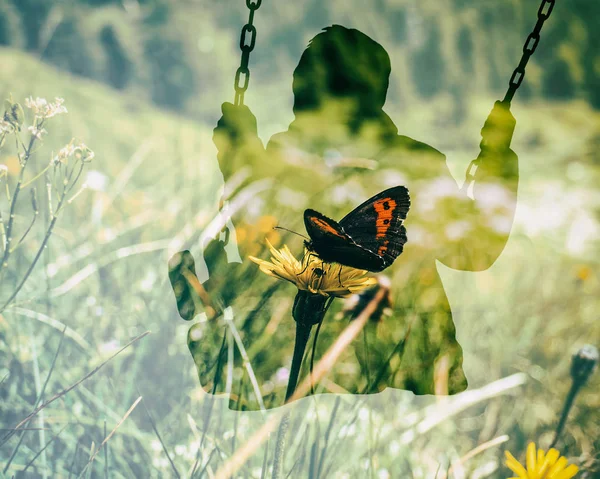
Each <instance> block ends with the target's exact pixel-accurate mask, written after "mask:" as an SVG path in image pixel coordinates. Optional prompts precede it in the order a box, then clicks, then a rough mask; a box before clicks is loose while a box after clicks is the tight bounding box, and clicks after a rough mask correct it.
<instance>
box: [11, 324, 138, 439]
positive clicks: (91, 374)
mask: <svg viewBox="0 0 600 479" xmlns="http://www.w3.org/2000/svg"><path fill="white" fill-rule="evenodd" d="M148 334H150V331H146V332H145V333H142V334H140V335H139V336H136V337H135V338H133V339H132V340H131V341H129V342H128V343H127V344H126V345H125V346H123V347H122V348H121V349H119V350H118V351H117V352H116V353H114V354H113V355H112V356H110V357H109V358H108V359H106V360H105V361H103V362H102V363H100V364H99V365H98V366H96V367H95V368H94V369H93V370H92V371H90V372H89V373H87V374H86V375H85V376H84V377H82V378H81V379H79V380H78V381H76V382H75V383H73V384H71V385H70V386H69V387H68V388H66V389H63V390H62V391H61V392H59V393H57V394H55V395H54V396H53V397H52V398H50V399H48V401H45V402H44V403H42V404H41V405H39V406H38V407H36V408H34V410H33V411H32V412H31V413H30V414H29V415H28V416H27V417H26V418H25V419H23V420H22V421H21V422H20V423H19V424H17V425H16V426H15V427H14V428H13V429H12V430H11V432H9V433H8V434H7V435H6V436H4V437H3V438H2V440H0V446H2V445H4V444H5V443H6V441H8V440H9V439H10V438H11V437H12V436H13V435H14V434H15V433H16V431H18V430H19V429H20V428H22V427H23V426H25V424H27V423H28V422H29V420H30V419H31V418H32V417H34V416H35V415H37V413H39V412H40V411H41V410H42V409H44V408H45V407H47V406H49V405H50V404H52V403H53V402H54V401H56V400H57V399H59V398H61V397H63V396H64V395H65V394H67V393H69V392H70V391H72V390H73V389H75V388H76V387H77V386H79V385H80V384H81V383H82V382H84V381H85V380H86V379H89V378H90V377H92V376H93V375H94V374H96V373H97V372H98V371H100V369H102V368H103V367H104V366H105V365H106V364H107V363H108V362H110V361H111V360H112V359H114V358H115V357H116V356H117V355H119V354H120V353H121V352H123V351H124V350H125V349H127V348H128V347H129V346H131V345H132V344H133V343H135V342H136V341H139V340H140V339H142V338H143V337H145V336H147V335H148Z"/></svg>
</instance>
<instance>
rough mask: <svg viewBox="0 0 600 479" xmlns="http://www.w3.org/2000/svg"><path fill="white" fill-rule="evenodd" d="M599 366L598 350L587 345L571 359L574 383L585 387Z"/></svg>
mask: <svg viewBox="0 0 600 479" xmlns="http://www.w3.org/2000/svg"><path fill="white" fill-rule="evenodd" d="M597 365H598V349H597V348H596V347H595V346H592V345H591V344H586V345H585V346H583V347H582V348H581V349H580V350H579V351H577V352H576V353H575V354H574V355H573V357H572V358H571V377H572V378H573V382H574V383H577V384H579V385H580V386H583V385H584V384H585V383H586V382H587V380H588V379H589V378H590V376H591V375H592V373H593V372H594V369H596V366H597Z"/></svg>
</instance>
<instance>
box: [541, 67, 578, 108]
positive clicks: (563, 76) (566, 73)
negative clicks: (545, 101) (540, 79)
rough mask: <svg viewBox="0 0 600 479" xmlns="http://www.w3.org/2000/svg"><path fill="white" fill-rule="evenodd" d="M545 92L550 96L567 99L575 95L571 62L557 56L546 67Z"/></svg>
mask: <svg viewBox="0 0 600 479" xmlns="http://www.w3.org/2000/svg"><path fill="white" fill-rule="evenodd" d="M543 89H544V94H545V95H547V96H548V97H550V98H557V99H560V100H565V99H568V98H572V97H573V96H574V95H575V83H574V81H573V78H572V77H571V71H570V69H569V64H568V63H567V62H566V61H565V60H563V59H562V58H555V59H554V60H553V62H552V63H551V64H550V65H548V66H547V67H546V68H545V69H544V83H543Z"/></svg>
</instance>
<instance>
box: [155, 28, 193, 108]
mask: <svg viewBox="0 0 600 479" xmlns="http://www.w3.org/2000/svg"><path fill="white" fill-rule="evenodd" d="M145 57H146V60H147V61H148V63H149V67H150V73H151V78H152V80H151V81H152V84H151V85H150V90H151V94H152V99H153V100H154V102H156V103H157V104H159V105H161V106H164V107H167V108H172V109H183V108H184V106H185V103H186V101H187V99H188V98H189V97H190V96H191V95H193V94H194V91H195V87H194V83H195V81H194V71H193V70H192V68H191V67H190V65H189V64H188V63H187V61H186V52H185V50H184V48H183V44H182V43H181V41H179V40H175V39H169V38H165V37H164V36H162V35H154V36H152V37H150V39H149V40H148V41H147V42H146V45H145Z"/></svg>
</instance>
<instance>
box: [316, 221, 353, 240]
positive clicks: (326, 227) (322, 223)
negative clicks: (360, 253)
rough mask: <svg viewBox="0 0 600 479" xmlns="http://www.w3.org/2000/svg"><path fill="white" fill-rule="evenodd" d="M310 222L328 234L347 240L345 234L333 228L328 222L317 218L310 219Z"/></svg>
mask: <svg viewBox="0 0 600 479" xmlns="http://www.w3.org/2000/svg"><path fill="white" fill-rule="evenodd" d="M310 220H311V221H312V222H313V223H314V224H315V225H317V226H318V227H319V228H321V229H322V230H323V231H327V233H331V234H332V235H335V236H337V237H339V238H345V236H344V235H343V234H341V233H340V232H339V231H338V230H336V229H335V228H334V227H333V226H331V225H330V224H329V223H327V221H325V220H322V219H321V218H315V217H314V216H313V217H311V218H310Z"/></svg>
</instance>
